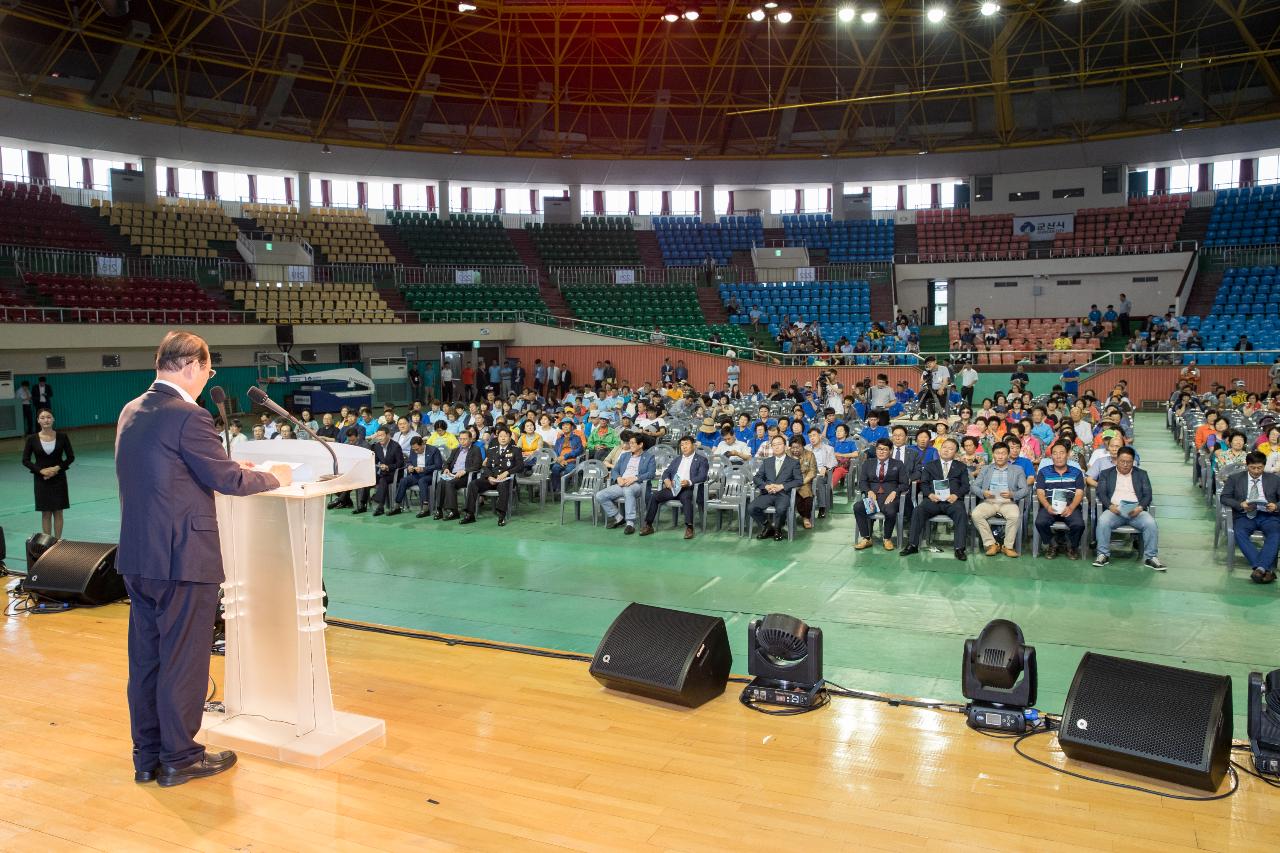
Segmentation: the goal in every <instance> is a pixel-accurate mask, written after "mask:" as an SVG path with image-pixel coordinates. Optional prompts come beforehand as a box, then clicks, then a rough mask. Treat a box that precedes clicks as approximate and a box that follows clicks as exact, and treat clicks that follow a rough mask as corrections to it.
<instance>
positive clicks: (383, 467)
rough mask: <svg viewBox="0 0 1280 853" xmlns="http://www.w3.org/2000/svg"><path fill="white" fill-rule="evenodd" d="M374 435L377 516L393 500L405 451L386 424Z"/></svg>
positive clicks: (375, 512)
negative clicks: (394, 484) (392, 496)
mask: <svg viewBox="0 0 1280 853" xmlns="http://www.w3.org/2000/svg"><path fill="white" fill-rule="evenodd" d="M373 436H374V438H373V446H372V447H371V448H370V449H371V450H372V451H373V469H374V471H375V472H376V473H377V480H376V481H375V483H374V489H373V503H374V506H375V509H374V511H373V514H374V515H375V516H377V515H384V514H385V513H386V509H385V507H386V505H387V504H388V503H389V502H390V500H391V484H392V483H394V482H395V479H396V475H397V474H399V473H400V469H401V468H403V467H404V451H402V450H401V449H400V445H399V444H397V443H396V442H395V441H393V440H392V438H391V429H390V428H389V427H387V426H385V425H383V426H380V427H378V429H377V431H376V432H375V433H374V434H373ZM283 437H284V438H288V436H283Z"/></svg>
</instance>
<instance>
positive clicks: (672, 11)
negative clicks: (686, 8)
mask: <svg viewBox="0 0 1280 853" xmlns="http://www.w3.org/2000/svg"><path fill="white" fill-rule="evenodd" d="M662 20H664V21H666V22H667V23H668V24H674V23H675V22H676V21H678V20H680V10H679V9H677V8H676V7H675V4H674V3H670V4H668V5H667V10H666V11H665V12H663V13H662Z"/></svg>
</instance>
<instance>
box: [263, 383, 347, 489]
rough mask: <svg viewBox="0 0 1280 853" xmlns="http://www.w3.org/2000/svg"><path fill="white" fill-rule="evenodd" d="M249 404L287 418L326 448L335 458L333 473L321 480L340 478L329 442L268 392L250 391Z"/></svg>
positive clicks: (323, 475)
mask: <svg viewBox="0 0 1280 853" xmlns="http://www.w3.org/2000/svg"><path fill="white" fill-rule="evenodd" d="M249 402H251V403H255V404H257V405H259V406H262V407H263V408H264V409H268V410H269V411H272V412H275V413H276V414H277V415H279V416H280V417H282V418H285V419H286V420H288V421H289V422H290V423H291V424H293V425H294V426H296V427H298V428H299V429H301V430H302V431H303V432H305V433H306V434H307V435H309V436H311V437H312V438H314V439H315V440H316V442H317V443H318V444H320V445H322V446H323V447H324V449H325V450H327V451H329V455H330V456H331V457H333V473H332V474H321V475H320V479H321V480H332V479H333V478H334V477H337V476H338V454H336V453H334V452H333V448H332V447H330V446H329V442H327V441H324V440H322V439H321V438H320V436H318V435H316V434H315V433H314V432H312V430H311V427H309V426H307V425H306V424H304V423H303V422H302V421H300V420H298V419H297V418H295V417H294V416H293V415H291V414H289V412H288V410H287V409H285V407H284V406H281V405H280V404H279V403H277V402H276V401H275V400H272V399H271V398H270V397H268V396H267V392H265V391H263V390H262V389H261V388H259V387H257V386H254V387H252V388H250V389H249Z"/></svg>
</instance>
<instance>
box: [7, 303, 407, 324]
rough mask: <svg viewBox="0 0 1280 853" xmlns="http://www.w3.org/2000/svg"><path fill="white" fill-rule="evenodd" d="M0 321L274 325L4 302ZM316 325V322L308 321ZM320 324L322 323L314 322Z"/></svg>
mask: <svg viewBox="0 0 1280 853" xmlns="http://www.w3.org/2000/svg"><path fill="white" fill-rule="evenodd" d="M394 316H395V320H396V322H397V323H419V322H421V320H420V319H419V317H418V312H417V311H396V312H394ZM0 323H28V324H33V323H91V324H92V323H99V324H117V325H168V326H191V325H211V326H226V325H253V324H265V325H273V324H274V323H273V321H268V320H263V319H262V318H261V317H259V316H258V315H257V314H256V313H255V312H253V311H242V310H238V309H235V308H202V309H198V310H197V309H185V308H184V309H174V308H83V307H76V308H68V307H61V306H44V307H31V306H16V307H15V306H9V307H6V306H3V305H0ZM360 324H361V323H360V321H358V320H348V321H344V323H343V325H360ZM306 325H313V324H306ZM314 325H320V324H314Z"/></svg>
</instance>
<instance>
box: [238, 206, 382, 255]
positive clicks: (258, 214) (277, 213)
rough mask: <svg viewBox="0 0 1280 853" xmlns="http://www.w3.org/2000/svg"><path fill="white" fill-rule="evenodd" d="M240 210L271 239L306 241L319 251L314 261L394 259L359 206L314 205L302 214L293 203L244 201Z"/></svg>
mask: <svg viewBox="0 0 1280 853" xmlns="http://www.w3.org/2000/svg"><path fill="white" fill-rule="evenodd" d="M243 213H244V215H245V216H246V217H248V218H250V219H252V220H253V221H254V224H255V225H257V227H258V229H259V230H261V231H263V232H264V233H266V234H268V235H270V236H271V237H274V238H275V239H278V240H285V239H288V240H305V241H307V242H308V243H310V244H311V246H312V248H313V249H315V250H317V251H318V252H319V253H321V255H322V256H321V255H318V256H317V257H316V263H317V264H319V263H330V264H394V263H395V256H394V255H392V254H391V250H390V249H388V248H387V245H386V244H385V243H383V242H382V238H381V237H379V236H378V232H377V231H374V230H373V224H372V223H371V222H369V219H368V217H366V216H365V215H364V211H362V210H355V209H351V208H324V207H318V208H315V209H313V210H312V211H311V215H310V216H306V217H304V216H300V215H299V214H298V211H297V208H293V207H286V206H283V205H275V204H246V205H245V206H244V208H243Z"/></svg>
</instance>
